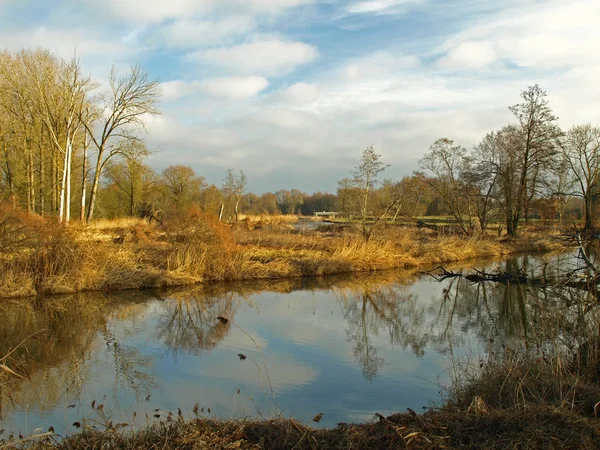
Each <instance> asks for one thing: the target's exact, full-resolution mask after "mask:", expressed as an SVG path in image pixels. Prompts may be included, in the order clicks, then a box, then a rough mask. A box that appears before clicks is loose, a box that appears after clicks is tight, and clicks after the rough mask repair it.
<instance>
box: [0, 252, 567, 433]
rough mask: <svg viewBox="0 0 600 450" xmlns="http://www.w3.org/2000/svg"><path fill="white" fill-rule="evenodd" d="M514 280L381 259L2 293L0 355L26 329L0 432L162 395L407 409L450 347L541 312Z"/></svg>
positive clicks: (342, 413) (497, 343) (299, 407)
mask: <svg viewBox="0 0 600 450" xmlns="http://www.w3.org/2000/svg"><path fill="white" fill-rule="evenodd" d="M554 260H556V258H554ZM546 262H547V261H546V260H545V259H542V258H534V257H524V256H521V257H518V258H513V259H510V260H506V261H501V262H489V261H488V262H469V263H468V264H467V265H465V266H463V267H464V268H471V267H476V268H478V269H486V270H493V268H494V267H509V268H513V269H514V268H516V267H525V270H527V271H530V272H534V271H537V272H540V271H543V270H546V271H547V270H548V267H549V266H546ZM569 264H571V265H573V264H577V261H576V260H574V259H572V258H571V259H570V260H569ZM563 265H564V264H563ZM530 291H531V289H530V288H528V287H524V286H504V285H496V284H493V283H487V284H473V283H470V282H468V281H466V280H464V279H458V278H455V279H449V280H445V281H443V282H438V281H436V280H435V279H433V278H432V277H431V276H428V275H425V274H421V273H417V272H406V271H400V272H399V271H392V272H381V273H374V274H366V275H347V276H336V277H326V278H305V279H289V280H278V281H271V282H260V283H236V284H223V285H211V286H204V287H198V288H194V289H190V288H188V289H181V290H174V291H168V292H162V293H157V292H122V293H94V294H85V295H77V296H70V297H60V298H58V297H57V298H49V299H38V300H37V301H35V302H32V301H31V300H27V301H24V300H14V301H4V302H3V303H2V305H1V306H0V315H1V318H2V320H1V321H0V355H5V354H6V353H7V352H8V351H9V350H10V349H11V348H14V347H15V346H16V345H17V344H18V343H19V342H21V341H23V340H26V342H25V344H24V346H22V347H21V348H20V349H19V351H17V352H15V354H14V355H12V356H11V358H10V359H9V361H7V364H10V366H11V368H13V369H14V370H15V371H16V372H18V373H19V374H21V375H22V376H23V377H24V378H23V379H17V378H15V377H11V379H10V383H9V385H8V386H4V387H3V388H2V392H0V414H1V416H2V422H1V423H0V429H4V430H5V431H4V434H3V435H0V438H1V437H6V436H7V435H8V434H9V433H15V434H17V433H21V434H23V435H27V434H31V433H34V432H36V431H40V430H46V429H48V428H49V427H50V426H52V427H53V428H54V429H55V430H56V431H57V432H59V433H60V434H61V435H63V436H65V435H68V434H71V433H74V432H76V431H77V426H76V425H74V424H77V423H83V422H84V421H87V422H88V423H90V424H96V425H98V426H99V427H100V426H102V424H105V423H107V422H108V421H112V422H113V424H116V423H128V424H130V425H131V424H137V425H140V426H141V425H144V424H145V423H147V422H149V421H150V422H151V421H153V420H159V419H161V420H162V419H166V418H168V417H169V412H171V414H173V415H174V416H173V417H175V418H176V417H177V414H178V409H181V411H182V414H183V415H184V416H185V417H193V416H194V410H195V411H196V412H195V414H196V415H198V416H204V417H222V418H229V417H266V418H268V417H272V416H273V415H275V414H282V415H283V416H286V417H291V416H293V417H295V418H297V419H299V420H302V421H310V419H311V418H312V417H313V416H315V415H316V414H318V413H322V414H323V418H322V420H321V422H320V423H319V424H318V425H317V424H315V426H333V425H335V424H336V423H340V422H358V421H364V420H369V419H371V418H372V417H373V415H374V414H375V413H380V414H383V415H386V414H391V413H394V412H401V411H406V409H407V408H411V409H412V410H414V411H416V412H420V411H422V410H423V408H426V407H429V406H431V405H434V404H439V403H440V402H442V401H443V399H444V397H445V395H446V394H447V388H448V387H449V386H450V385H451V383H452V381H453V374H456V372H455V370H456V367H457V366H456V364H457V361H463V360H470V361H474V360H477V358H480V357H484V356H485V355H486V354H487V353H489V352H492V351H502V349H504V348H506V346H518V345H521V344H522V343H523V342H524V341H527V340H529V339H532V336H534V338H535V335H536V333H537V331H536V330H537V329H538V328H539V320H540V318H541V317H542V316H543V314H542V313H540V305H539V298H538V297H535V298H534V297H532V296H531V294H530ZM536 305H537V306H536ZM219 318H221V319H219ZM225 319H227V320H225ZM224 322H226V323H224ZM40 330H41V331H40ZM32 334H33V336H32V337H30V338H28V336H30V335H32ZM5 379H6V378H5ZM92 405H93V406H92ZM99 405H102V407H100V408H98V407H99ZM195 405H197V407H196V408H195Z"/></svg>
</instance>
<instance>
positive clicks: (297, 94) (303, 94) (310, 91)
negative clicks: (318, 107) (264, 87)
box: [274, 82, 321, 106]
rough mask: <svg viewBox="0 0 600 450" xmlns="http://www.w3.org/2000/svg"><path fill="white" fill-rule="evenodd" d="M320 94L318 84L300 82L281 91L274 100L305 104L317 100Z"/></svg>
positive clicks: (284, 102)
mask: <svg viewBox="0 0 600 450" xmlns="http://www.w3.org/2000/svg"><path fill="white" fill-rule="evenodd" d="M320 95H321V93H320V89H319V86H317V85H316V84H311V83H304V82H300V83H296V84H293V85H292V86H290V87H289V88H287V89H285V90H283V91H281V92H279V93H278V94H277V95H276V98H275V99H274V100H275V102H277V101H279V102H281V103H283V104H286V105H290V106H303V105H307V104H311V103H313V102H315V101H316V100H318V99H319V97H320Z"/></svg>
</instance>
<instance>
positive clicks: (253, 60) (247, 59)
mask: <svg viewBox="0 0 600 450" xmlns="http://www.w3.org/2000/svg"><path fill="white" fill-rule="evenodd" d="M318 55H319V52H318V50H317V49H316V48H315V47H313V46H312V45H308V44H305V43H303V42H297V41H283V40H279V39H269V40H260V41H255V42H248V43H244V44H239V45H234V46H231V47H220V48H211V49H208V50H202V51H198V52H193V53H191V54H190V55H188V57H187V58H188V60H191V61H196V62H201V63H208V64H212V65H214V66H217V67H220V68H222V69H225V70H227V71H229V72H233V73H246V74H247V73H258V74H262V75H285V74H288V73H290V72H291V71H293V70H294V69H295V68H296V67H298V66H301V65H304V64H308V63H310V62H312V61H314V60H315V59H316V58H317V57H318Z"/></svg>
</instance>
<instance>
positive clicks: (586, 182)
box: [563, 124, 600, 232]
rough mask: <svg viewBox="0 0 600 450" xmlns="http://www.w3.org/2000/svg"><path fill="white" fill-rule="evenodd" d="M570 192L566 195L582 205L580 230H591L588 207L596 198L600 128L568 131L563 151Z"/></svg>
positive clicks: (578, 128)
mask: <svg viewBox="0 0 600 450" xmlns="http://www.w3.org/2000/svg"><path fill="white" fill-rule="evenodd" d="M563 156H564V161H565V162H566V163H567V164H568V168H569V172H568V173H569V174H570V176H571V186H572V189H570V190H568V191H567V193H568V194H569V195H572V196H575V197H580V198H581V199H583V204H584V218H585V222H584V230H585V231H586V232H591V231H592V229H593V220H592V218H593V216H592V203H593V200H594V198H596V197H597V196H598V195H600V189H599V187H600V186H599V183H600V128H597V127H592V125H590V124H586V125H577V126H574V127H573V128H571V129H570V130H569V132H568V133H567V135H566V139H565V142H564V147H563Z"/></svg>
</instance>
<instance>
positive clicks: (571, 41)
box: [0, 0, 600, 193]
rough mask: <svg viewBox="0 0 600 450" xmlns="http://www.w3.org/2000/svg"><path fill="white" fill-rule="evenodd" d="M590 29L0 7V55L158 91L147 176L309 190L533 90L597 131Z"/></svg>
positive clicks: (416, 152) (590, 5)
mask: <svg viewBox="0 0 600 450" xmlns="http://www.w3.org/2000/svg"><path fill="white" fill-rule="evenodd" d="M598 23H600V2H598V1H596V0H570V1H565V0H543V1H542V0H537V1H534V0H523V1H520V2H515V1H501V0H497V1H491V0H482V1H475V0H464V1H459V0H450V1H441V0H349V1H344V0H170V1H164V0H145V1H141V0H104V1H97V0H0V47H4V48H6V49H8V50H12V51H15V50H19V49H21V48H32V47H38V46H40V47H45V48H48V49H50V50H52V51H54V52H55V53H57V54H58V55H60V56H62V57H64V58H69V57H71V56H72V55H73V53H74V51H75V50H76V51H77V54H78V56H79V57H80V59H81V63H82V66H83V67H84V69H85V70H87V71H88V72H89V73H91V74H92V75H93V76H94V77H95V78H97V79H99V80H101V81H102V80H106V79H107V77H108V73H109V71H110V68H111V66H112V65H115V66H117V67H118V68H122V69H126V68H127V67H128V66H130V65H131V64H135V63H140V64H141V65H142V66H143V67H144V68H146V69H147V70H148V72H149V73H150V76H151V77H156V78H160V80H161V82H162V84H163V98H162V101H161V109H162V111H163V114H162V115H161V116H158V117H152V118H148V126H147V131H148V135H147V141H148V143H149V145H150V146H151V147H152V148H155V149H157V150H159V151H158V152H157V153H156V154H155V155H154V156H152V159H151V161H150V163H151V165H152V166H153V167H154V168H155V169H157V170H162V169H163V168H165V167H166V166H168V165H169V164H187V165H190V166H192V167H193V168H194V169H195V170H196V171H197V172H198V174H200V175H203V176H205V177H206V178H207V180H208V181H209V182H214V183H217V184H219V183H220V182H221V180H222V179H223V177H224V175H225V171H226V169H228V168H234V169H244V170H245V172H246V173H247V175H248V179H249V189H250V190H252V191H254V192H258V193H260V192H264V191H268V190H271V191H274V190H277V189H281V188H298V189H302V190H304V191H308V192H313V191H317V190H329V191H334V190H335V188H336V185H337V180H339V179H341V178H343V177H344V176H347V175H348V170H349V169H350V168H351V167H352V165H353V164H355V163H356V161H357V159H358V157H359V155H360V153H361V151H362V150H363V149H364V148H365V147H366V146H368V145H373V146H374V147H375V148H376V150H377V151H378V152H379V153H381V154H382V155H383V159H384V160H385V162H387V163H389V164H391V167H390V168H389V169H388V170H387V172H386V176H387V177H389V178H394V179H399V178H401V177H402V176H404V175H407V174H410V173H411V172H412V171H413V170H414V169H416V168H418V160H419V159H420V158H421V157H422V156H423V155H424V154H425V152H427V150H428V147H429V145H431V144H432V143H433V142H434V141H435V140H436V139H437V138H439V137H448V138H450V139H453V140H455V141H456V142H458V143H460V144H462V145H464V146H466V147H468V148H470V147H472V146H473V145H474V144H476V143H477V142H478V141H479V140H480V139H481V138H482V137H483V136H484V135H485V133H487V132H489V131H491V130H493V129H497V128H500V127H502V126H504V125H505V124H507V123H509V122H510V121H511V116H510V113H509V111H508V109H507V107H508V106H510V105H512V104H515V103H517V102H518V101H519V92H520V91H521V90H523V89H525V88H526V87H527V86H528V85H531V84H534V83H538V84H540V86H541V87H542V88H543V89H545V90H547V91H548V94H549V98H550V101H551V105H552V107H553V108H554V111H555V113H556V114H557V115H558V116H559V118H560V124H561V125H562V126H563V127H564V128H569V127H570V126H572V125H574V124H579V123H586V122H592V123H594V124H597V123H598V118H599V114H600V83H598V81H597V80H598V79H600V52H598V50H597V43H598V42H600V27H598V26H597V24H598Z"/></svg>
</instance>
